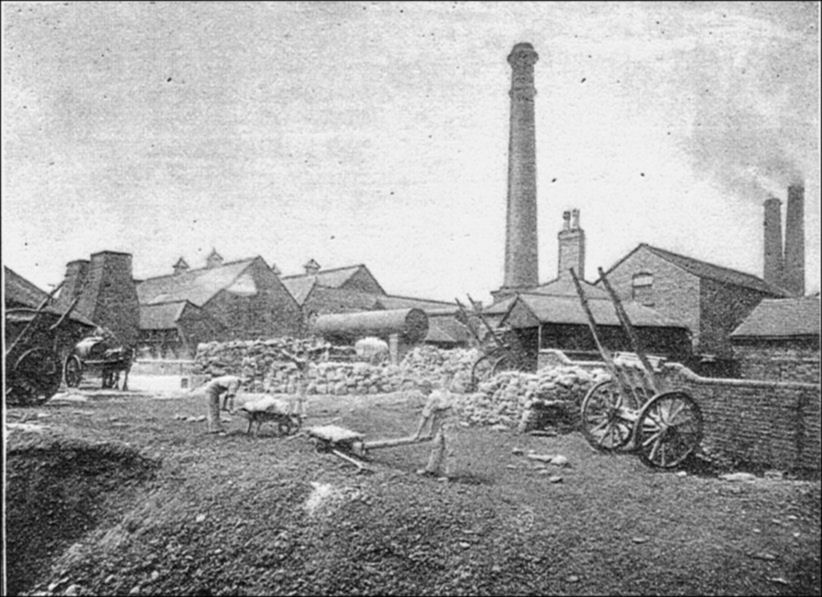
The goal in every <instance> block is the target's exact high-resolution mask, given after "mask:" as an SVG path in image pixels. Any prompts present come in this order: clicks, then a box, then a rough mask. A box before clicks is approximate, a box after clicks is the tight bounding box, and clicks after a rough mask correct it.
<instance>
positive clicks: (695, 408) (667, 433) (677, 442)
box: [635, 391, 702, 468]
mask: <svg viewBox="0 0 822 597" xmlns="http://www.w3.org/2000/svg"><path fill="white" fill-rule="evenodd" d="M635 433H636V441H635V445H636V447H637V451H638V452H639V457H640V458H641V459H642V461H643V462H644V463H645V464H647V465H649V466H654V467H659V468H673V467H675V466H677V465H678V464H680V463H681V462H682V461H683V460H685V459H686V458H687V457H688V455H690V454H691V453H692V452H693V451H694V450H695V449H696V448H697V446H699V442H700V441H702V410H701V409H700V408H699V405H698V404H697V403H696V402H695V401H694V399H693V398H691V396H690V395H689V394H687V393H686V392H683V391H673V392H663V393H662V394H657V395H656V396H654V397H653V398H651V400H650V401H649V402H648V403H647V404H645V406H643V407H642V410H641V411H640V412H639V418H638V419H637V423H636V431H635Z"/></svg>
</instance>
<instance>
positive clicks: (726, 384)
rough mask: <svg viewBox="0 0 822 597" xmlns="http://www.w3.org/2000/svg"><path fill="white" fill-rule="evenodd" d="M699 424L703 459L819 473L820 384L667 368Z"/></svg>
mask: <svg viewBox="0 0 822 597" xmlns="http://www.w3.org/2000/svg"><path fill="white" fill-rule="evenodd" d="M667 369H669V371H670V372H671V373H673V378H672V380H671V381H672V384H673V385H676V386H677V387H680V388H682V389H684V390H686V391H688V392H689V393H690V394H691V395H692V396H693V397H694V399H695V400H696V401H697V403H698V404H699V406H700V408H701V409H702V415H703V417H704V420H705V438H704V440H703V449H704V450H705V451H706V452H707V453H708V455H709V456H715V457H717V458H719V459H722V460H725V461H729V462H730V463H732V464H736V465H741V466H747V467H754V468H778V469H784V470H796V469H804V470H814V471H819V470H820V450H822V445H820V386H819V384H810V383H798V382H773V381H761V380H747V379H745V380H743V379H716V378H706V377H699V376H698V375H696V374H695V373H693V372H692V371H691V370H689V369H687V368H685V367H683V366H681V365H675V364H672V365H668V366H667Z"/></svg>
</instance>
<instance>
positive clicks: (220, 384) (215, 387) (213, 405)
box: [203, 375, 243, 433]
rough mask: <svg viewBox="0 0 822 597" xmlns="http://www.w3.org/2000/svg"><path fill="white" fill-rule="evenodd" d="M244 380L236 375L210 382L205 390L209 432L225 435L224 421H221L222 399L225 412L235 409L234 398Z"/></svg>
mask: <svg viewBox="0 0 822 597" xmlns="http://www.w3.org/2000/svg"><path fill="white" fill-rule="evenodd" d="M242 383H243V380H242V379H240V378H239V377H237V376H236V375H223V376H221V377H216V378H214V379H212V380H211V381H210V382H208V383H207V384H206V385H205V387H204V388H203V392H204V393H205V398H206V405H207V407H208V432H209V433H225V429H224V428H223V424H222V421H221V420H220V397H221V396H222V397H223V410H229V403H230V404H231V408H232V409H233V407H234V398H235V397H236V396H237V392H239V391H240V386H241V385H242Z"/></svg>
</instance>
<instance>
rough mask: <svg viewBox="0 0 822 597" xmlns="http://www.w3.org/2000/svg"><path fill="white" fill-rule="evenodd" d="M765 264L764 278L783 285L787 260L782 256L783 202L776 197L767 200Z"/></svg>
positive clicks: (774, 283) (777, 284)
mask: <svg viewBox="0 0 822 597" xmlns="http://www.w3.org/2000/svg"><path fill="white" fill-rule="evenodd" d="M764 205H765V222H764V240H765V243H764V262H763V263H764V265H763V268H762V279H763V280H765V281H766V282H767V283H768V284H773V285H774V286H782V284H783V283H784V281H783V276H784V268H785V262H784V259H783V257H782V212H781V210H782V202H781V201H780V200H779V199H777V198H776V197H770V198H769V199H766V200H765V203H764Z"/></svg>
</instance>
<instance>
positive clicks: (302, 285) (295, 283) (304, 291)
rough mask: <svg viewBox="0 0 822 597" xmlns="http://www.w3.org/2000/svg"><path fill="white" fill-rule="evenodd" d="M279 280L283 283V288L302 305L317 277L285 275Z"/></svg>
mask: <svg viewBox="0 0 822 597" xmlns="http://www.w3.org/2000/svg"><path fill="white" fill-rule="evenodd" d="M280 282H282V283H283V286H285V289H286V290H288V292H289V293H290V294H291V296H293V297H294V300H295V301H297V304H298V305H300V306H301V307H302V306H303V303H305V299H307V298H308V295H309V294H310V293H311V289H312V288H314V285H315V284H316V283H317V279H316V278H315V277H314V276H292V277H288V276H285V277H282V278H280Z"/></svg>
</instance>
